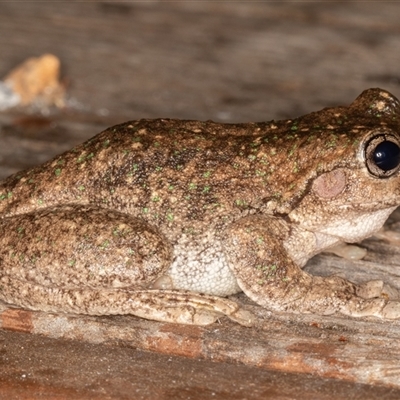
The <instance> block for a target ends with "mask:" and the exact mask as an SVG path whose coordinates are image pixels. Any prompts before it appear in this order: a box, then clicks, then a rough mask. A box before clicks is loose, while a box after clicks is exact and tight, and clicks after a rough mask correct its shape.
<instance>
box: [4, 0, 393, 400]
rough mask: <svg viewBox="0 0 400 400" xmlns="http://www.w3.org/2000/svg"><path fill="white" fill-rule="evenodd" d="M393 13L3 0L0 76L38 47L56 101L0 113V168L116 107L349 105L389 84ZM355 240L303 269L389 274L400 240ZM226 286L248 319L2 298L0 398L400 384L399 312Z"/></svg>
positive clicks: (275, 113)
mask: <svg viewBox="0 0 400 400" xmlns="http://www.w3.org/2000/svg"><path fill="white" fill-rule="evenodd" d="M399 12H400V5H399V4H396V3H383V5H382V4H380V3H358V2H347V3H344V2H335V3H334V2H318V3H266V2H262V3H253V2H247V3H246V2H239V3H233V2H214V3H212V2H203V1H200V2H172V3H171V2H162V1H160V2H121V3H118V2H103V3H100V2H96V1H92V2H86V3H76V4H73V2H68V3H67V2H65V3H64V2H47V3H41V4H38V3H23V4H22V3H16V2H8V3H5V2H2V3H0V49H1V57H0V76H4V75H6V73H7V72H8V71H9V70H10V69H11V68H13V67H14V66H15V65H16V64H18V63H19V62H21V61H23V60H24V59H26V58H27V57H29V56H37V55H40V54H43V53H49V52H51V53H53V54H55V55H57V56H58V57H59V58H60V59H61V62H62V74H63V77H64V81H65V83H66V85H67V91H68V95H69V100H68V103H67V104H68V107H67V108H66V109H65V110H63V111H62V112H59V113H50V114H49V115H45V116H40V117H39V116H37V115H27V114H26V112H25V111H24V110H16V111H15V110H14V111H6V112H3V113H1V114H0V143H1V145H0V178H4V177H6V176H7V175H9V174H11V173H13V172H16V171H17V170H19V169H22V168H26V167H29V166H32V165H35V164H37V163H39V162H43V161H45V160H47V159H48V158H50V157H51V156H52V155H55V154H57V153H59V152H61V151H63V150H66V149H68V148H70V147H71V146H73V145H74V144H76V143H79V142H81V141H82V140H83V139H86V138H88V137H90V136H92V135H94V134H95V133H97V132H99V131H100V130H102V129H103V128H105V127H107V126H109V125H112V124H114V123H118V122H122V121H125V120H128V119H136V118H141V117H174V118H196V119H213V120H219V121H224V122H234V121H250V120H270V119H280V118H288V117H295V116H298V115H301V114H304V113H307V112H310V111H313V110H317V109H320V108H322V107H325V106H332V105H337V104H348V103H350V102H351V101H352V100H353V99H354V98H355V97H356V96H357V95H358V94H359V93H360V92H361V91H362V90H364V89H366V88H368V87H376V86H379V87H382V88H385V89H387V90H389V91H391V92H392V93H393V94H395V95H397V96H400V86H399V85H400V75H399V73H398V66H399V61H400V40H399V39H400V37H399V36H400V22H399V20H398V15H399ZM394 221H396V220H394ZM393 228H394V229H397V225H396V223H394V225H393ZM363 245H365V246H366V247H368V249H369V252H368V255H367V257H366V258H365V259H364V260H363V261H360V262H356V263H349V262H345V261H343V260H341V259H339V258H337V257H335V256H332V255H325V254H324V255H321V256H319V257H318V258H316V259H314V260H312V262H311V263H310V267H309V268H311V269H312V270H313V271H314V272H315V271H318V273H327V272H332V271H333V272H339V273H341V274H345V275H347V276H348V277H350V278H352V279H354V280H360V281H362V280H365V279H369V278H379V277H380V278H382V277H383V278H385V279H387V280H388V281H390V282H391V283H392V284H394V285H396V286H397V287H400V277H399V276H400V273H399V272H398V271H399V264H400V262H399V261H398V260H399V257H398V256H399V250H398V247H396V246H394V245H393V244H389V243H387V242H385V241H382V240H381V241H378V240H376V239H371V240H369V241H367V242H365V243H364V244H363ZM240 300H241V301H243V302H244V303H245V304H246V305H247V307H249V308H251V309H252V310H253V312H255V313H257V315H259V318H260V320H259V321H260V322H259V324H258V325H257V326H256V327H255V328H251V329H246V328H242V327H239V326H236V325H234V324H232V323H231V322H229V321H227V320H226V319H223V320H221V321H220V324H214V325H212V326H211V327H207V328H191V327H179V326H174V325H168V324H159V323H153V322H149V321H143V320H138V319H136V318H133V317H112V318H108V317H104V318H89V317H75V316H65V315H47V314H44V313H33V312H26V311H19V310H13V309H10V308H8V307H6V306H4V307H3V306H2V307H1V308H0V324H1V326H2V328H3V330H2V331H0V398H7V399H12V398H16V399H19V398H59V399H64V398H65V399H66V398H68V399H70V398H77V399H84V398H99V399H100V398H149V399H157V398H171V399H189V398H191V399H203V398H204V399H205V398H221V399H224V398H227V399H228V398H229V399H236V398H237V399H246V398H247V399H265V398H268V397H270V398H276V399H280V398H281V399H296V398H318V399H340V398H349V399H351V398H354V399H357V398H363V399H365V398H387V399H392V398H393V399H395V398H399V397H400V384H399V382H400V367H399V363H398V360H399V358H400V323H398V322H381V321H376V320H373V319H370V320H351V319H346V318H338V317H325V318H322V317H314V316H306V317H296V316H290V315H273V314H271V313H269V312H268V311H266V310H262V309H260V308H259V307H257V306H255V305H254V304H252V303H250V302H248V301H247V300H246V299H245V298H244V297H241V298H240ZM18 331H19V332H18ZM22 332H24V333H22Z"/></svg>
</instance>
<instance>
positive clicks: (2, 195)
mask: <svg viewBox="0 0 400 400" xmlns="http://www.w3.org/2000/svg"><path fill="white" fill-rule="evenodd" d="M11 197H12V192H7V193H3V194H1V195H0V200H6V199H7V200H8V199H11Z"/></svg>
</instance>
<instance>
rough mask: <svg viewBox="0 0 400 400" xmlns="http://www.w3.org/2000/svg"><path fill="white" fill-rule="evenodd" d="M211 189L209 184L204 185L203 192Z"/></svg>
mask: <svg viewBox="0 0 400 400" xmlns="http://www.w3.org/2000/svg"><path fill="white" fill-rule="evenodd" d="M210 189H211V186H204V188H203V193H208V192H209V191H210Z"/></svg>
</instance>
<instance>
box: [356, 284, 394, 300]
mask: <svg viewBox="0 0 400 400" xmlns="http://www.w3.org/2000/svg"><path fill="white" fill-rule="evenodd" d="M356 290H357V295H358V296H360V297H362V298H363V299H373V298H378V297H379V298H383V299H385V300H398V299H399V298H400V295H399V290H398V289H396V288H395V287H393V286H391V285H389V284H387V283H384V282H383V281H381V280H373V281H368V282H364V283H362V284H360V285H358V286H357V289H356Z"/></svg>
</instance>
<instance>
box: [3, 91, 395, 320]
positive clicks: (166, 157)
mask: <svg viewBox="0 0 400 400" xmlns="http://www.w3.org/2000/svg"><path fill="white" fill-rule="evenodd" d="M399 119H400V105H399V102H398V100H397V99H396V98H395V97H393V96H392V95H391V94H389V93H387V92H385V91H383V90H381V89H370V90H368V91H365V92H364V93H363V94H362V95H360V96H359V97H358V98H357V99H356V100H355V101H354V102H353V103H352V104H351V105H350V106H349V107H336V108H328V109H324V110H322V111H319V112H315V113H311V114H308V115H305V116H303V117H300V118H298V119H293V120H287V121H272V122H262V123H247V124H221V123H215V122H211V121H207V122H200V121H180V120H169V119H158V120H140V121H130V122H127V123H124V124H121V125H117V126H114V127H111V128H109V129H107V130H106V131H104V132H102V133H100V134H99V135H97V136H95V137H94V138H92V139H90V140H88V141H87V142H85V143H83V144H82V145H80V146H77V147H76V148H74V149H73V150H71V151H69V152H66V153H64V154H61V155H60V156H58V157H56V158H54V159H53V160H51V161H49V162H47V163H45V164H43V165H41V166H38V167H36V168H33V169H30V170H27V171H23V172H20V173H17V174H15V175H13V176H10V177H9V178H8V179H6V180H5V181H3V182H2V183H1V184H0V218H1V220H0V299H3V300H4V301H6V302H9V303H12V304H16V305H19V306H22V307H28V308H32V309H41V310H45V311H65V312H77V313H88V314H120V313H121V314H126V313H131V314H135V315H139V316H142V317H145V318H151V319H158V320H167V321H174V322H182V323H196V324H203V323H210V322H212V321H214V320H215V319H216V318H217V317H218V316H220V315H221V314H226V315H228V316H230V317H231V318H232V319H234V320H237V321H238V322H240V323H243V324H245V325H246V324H251V323H252V322H253V320H252V316H251V315H250V314H249V313H246V311H244V310H240V309H239V308H238V306H237V305H236V303H234V302H232V301H230V300H226V299H222V298H220V297H217V296H226V295H228V294H232V293H235V292H238V291H240V290H243V291H244V292H245V293H246V294H247V295H248V296H249V297H251V298H252V299H253V300H255V301H256V302H258V303H259V304H261V305H262V306H265V307H268V308H271V309H276V310H289V311H293V312H315V313H320V314H329V313H333V312H342V313H344V314H349V315H354V316H362V315H376V316H379V317H384V318H399V317H400V306H399V303H398V302H397V301H388V300H387V299H385V298H384V297H380V293H378V294H377V295H376V297H375V298H373V299H365V298H363V297H361V296H360V295H359V292H358V291H357V290H358V288H357V287H356V286H355V285H354V284H351V283H349V282H347V281H345V280H343V279H341V278H320V277H312V276H310V275H308V274H306V273H305V272H303V271H302V270H301V267H302V266H303V265H304V264H305V262H306V261H307V259H308V258H310V257H311V256H313V255H314V254H316V253H318V252H319V251H322V250H323V249H324V248H327V247H329V246H332V245H335V244H337V243H338V242H341V241H348V242H353V241H358V240H360V239H363V238H364V237H367V236H369V235H371V234H372V233H373V232H375V231H376V230H377V229H379V228H380V226H381V225H382V224H383V222H384V220H385V219H386V218H387V216H388V215H389V213H390V212H391V211H392V210H393V209H394V208H395V207H396V206H397V205H399V204H400V176H399V172H398V171H397V169H396V171H391V172H390V176H389V174H387V176H383V177H382V176H379V177H378V176H376V175H374V173H373V171H372V172H371V166H368V165H367V161H366V155H365V148H366V146H367V144H368V143H369V141H370V140H371V137H374V135H382V134H385V135H386V134H387V135H389V136H390V137H391V138H392V139H393V141H395V142H396V143H400V136H399V133H400V123H399ZM366 199H368V201H366ZM188 291H189V292H188ZM195 292H202V293H204V294H198V293H197V294H196V293H195Z"/></svg>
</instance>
